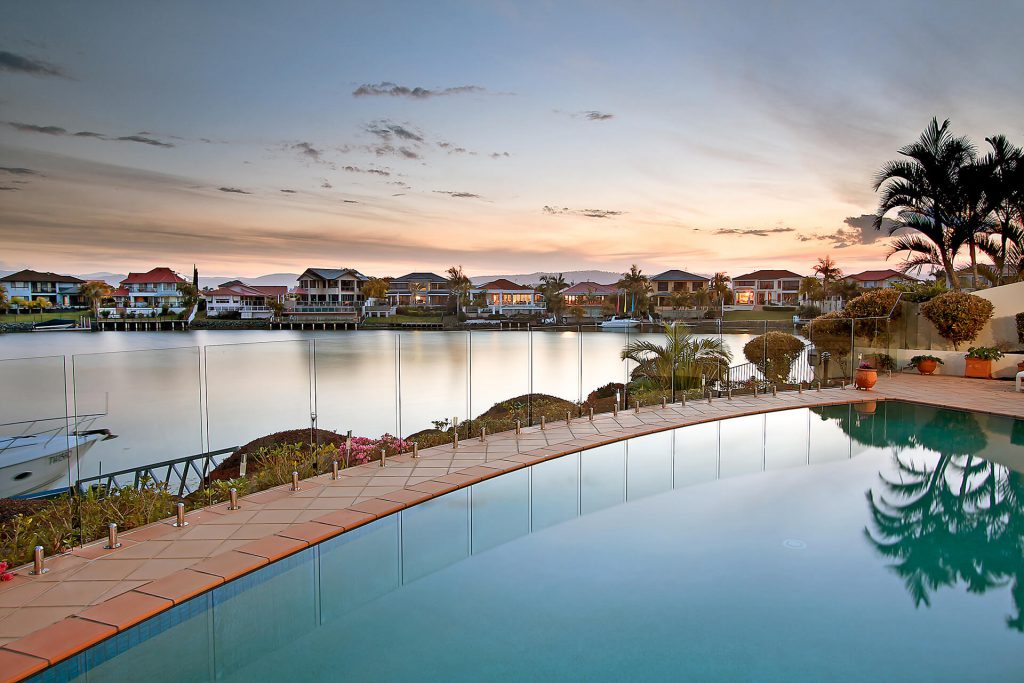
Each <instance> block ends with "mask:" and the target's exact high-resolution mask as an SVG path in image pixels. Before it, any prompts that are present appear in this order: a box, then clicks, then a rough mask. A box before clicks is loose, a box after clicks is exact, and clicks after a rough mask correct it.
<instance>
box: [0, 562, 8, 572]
mask: <svg viewBox="0 0 1024 683" xmlns="http://www.w3.org/2000/svg"><path fill="white" fill-rule="evenodd" d="M5 571H7V563H6V562H0V572H5Z"/></svg>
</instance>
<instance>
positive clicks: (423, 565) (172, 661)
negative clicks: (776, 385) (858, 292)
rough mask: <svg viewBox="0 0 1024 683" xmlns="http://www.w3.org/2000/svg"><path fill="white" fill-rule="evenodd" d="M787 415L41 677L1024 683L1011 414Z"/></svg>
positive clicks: (630, 460)
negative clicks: (977, 682)
mask: <svg viewBox="0 0 1024 683" xmlns="http://www.w3.org/2000/svg"><path fill="white" fill-rule="evenodd" d="M868 410H870V408H865V407H863V406H858V409H857V410H855V409H854V408H853V407H850V406H838V407H828V408H816V409H809V410H808V409H801V410H790V411H785V412H779V413H771V414H767V415H758V416H752V417H743V418H735V419H730V420H724V421H721V422H715V423H709V424H704V425H695V426H692V427H685V428H681V429H678V430H675V431H671V432H664V433H661V434H655V435H650V436H646V437H639V438H636V439H632V440H630V441H628V442H623V443H620V444H612V445H609V446H602V447H599V448H595V449H592V450H589V451H585V452H583V453H582V454H576V455H570V456H565V457H562V458H558V459H555V460H550V461H547V462H544V463H541V464H538V465H536V466H533V467H531V468H527V469H523V470H519V471H517V472H513V473H510V474H506V475H503V476H501V477H498V478H495V479H491V480H488V481H485V482H481V483H479V484H476V485H474V486H472V487H470V488H468V489H463V490H460V491H456V492H453V493H451V494H448V495H446V496H443V497H441V498H437V499H434V500H432V501H428V502H426V503H424V504H421V505H419V506H416V507H414V508H410V509H408V510H405V511H403V512H402V513H399V514H396V515H392V516H390V517H387V518H384V519H381V520H377V521H376V522H374V523H372V524H369V525H367V526H364V527H362V528H360V529H358V530H355V531H353V532H350V533H347V534H344V535H342V536H340V537H337V538H335V539H332V540H330V541H327V542H325V543H323V544H320V545H319V546H315V547H313V548H310V549H307V550H306V551H303V552H302V553H299V554H297V555H295V556H292V557H290V558H286V559H284V560H282V561H280V562H277V563H275V564H274V565H271V566H270V567H268V568H266V569H264V570H261V571H258V572H255V573H253V574H250V575H248V576H246V577H243V578H242V579H240V580H237V581H234V582H232V583H229V584H226V585H225V586H222V587H221V588H218V589H216V590H214V591H212V592H210V593H208V594H206V595H203V596H200V597H198V598H195V599H193V600H191V601H189V602H188V603H185V604H183V605H181V606H179V607H176V608H175V609H173V610H170V611H169V612H167V613H164V614H162V615H159V616H158V617H155V618H154V619H152V620H150V621H147V622H145V623H143V624H140V625H139V626H138V627H136V628H133V629H130V630H128V631H127V632H125V633H123V634H120V635H118V636H116V637H115V638H112V639H110V640H108V641H106V642H104V643H101V644H100V645H98V646H96V647H94V648H92V649H90V650H88V651H87V652H85V653H83V654H81V655H79V656H77V657H75V658H73V659H72V660H69V661H67V662H64V663H63V664H61V665H58V666H57V667H55V668H52V669H49V670H47V671H46V672H44V673H43V674H41V675H40V677H39V678H40V679H41V680H46V679H50V680H88V681H107V680H110V681H124V680H142V679H143V677H144V678H145V680H154V681H160V680H168V681H207V680H222V681H253V680H289V681H304V680H324V681H334V680H357V681H370V680H373V681H390V680H399V681H405V680H408V681H414V680H415V681H423V680H431V681H432V680H444V681H479V680H488V681H490V680H586V681H594V680H650V679H673V680H687V681H787V682H788V681H864V680H876V681H970V680H980V679H985V680H1000V681H1016V680H1024V633H1022V629H1024V620H1022V612H1021V610H1022V608H1024V476H1022V472H1024V421H1014V420H1011V419H1007V418H1000V417H995V416H989V415H981V414H972V413H964V412H956V411H948V410H938V409H932V408H928V407H923V406H917V405H913V404H907V403H895V402H893V403H879V404H877V406H876V407H875V412H874V413H869V412H866V411H868Z"/></svg>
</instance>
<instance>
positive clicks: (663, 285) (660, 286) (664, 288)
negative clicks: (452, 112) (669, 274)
mask: <svg viewBox="0 0 1024 683" xmlns="http://www.w3.org/2000/svg"><path fill="white" fill-rule="evenodd" d="M658 291H659V292H667V291H668V283H667V282H659V283H658Z"/></svg>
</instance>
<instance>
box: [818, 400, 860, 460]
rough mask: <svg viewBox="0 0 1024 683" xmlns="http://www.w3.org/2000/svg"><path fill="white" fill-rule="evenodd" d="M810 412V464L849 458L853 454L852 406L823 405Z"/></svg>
mask: <svg viewBox="0 0 1024 683" xmlns="http://www.w3.org/2000/svg"><path fill="white" fill-rule="evenodd" d="M810 412H811V417H810V423H811V424H810V429H809V430H808V432H809V433H808V439H809V440H810V451H809V452H810V459H809V462H810V464H812V465H813V464H814V463H820V462H834V461H836V460H846V459H848V458H849V457H850V456H851V450H850V445H851V441H850V437H849V434H850V424H851V419H852V418H851V412H852V410H851V408H850V406H849V405H839V406H821V407H817V408H811V409H810ZM837 426H838V427H839V429H836V427H837Z"/></svg>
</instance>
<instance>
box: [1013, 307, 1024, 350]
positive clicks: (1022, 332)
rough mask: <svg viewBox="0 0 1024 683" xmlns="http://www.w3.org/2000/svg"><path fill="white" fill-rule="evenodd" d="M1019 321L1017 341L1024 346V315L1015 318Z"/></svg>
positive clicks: (1019, 314)
mask: <svg viewBox="0 0 1024 683" xmlns="http://www.w3.org/2000/svg"><path fill="white" fill-rule="evenodd" d="M1014 317H1015V318H1016V320H1017V341H1019V342H1020V343H1021V344H1024V313H1018V314H1017V315H1016V316H1014Z"/></svg>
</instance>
